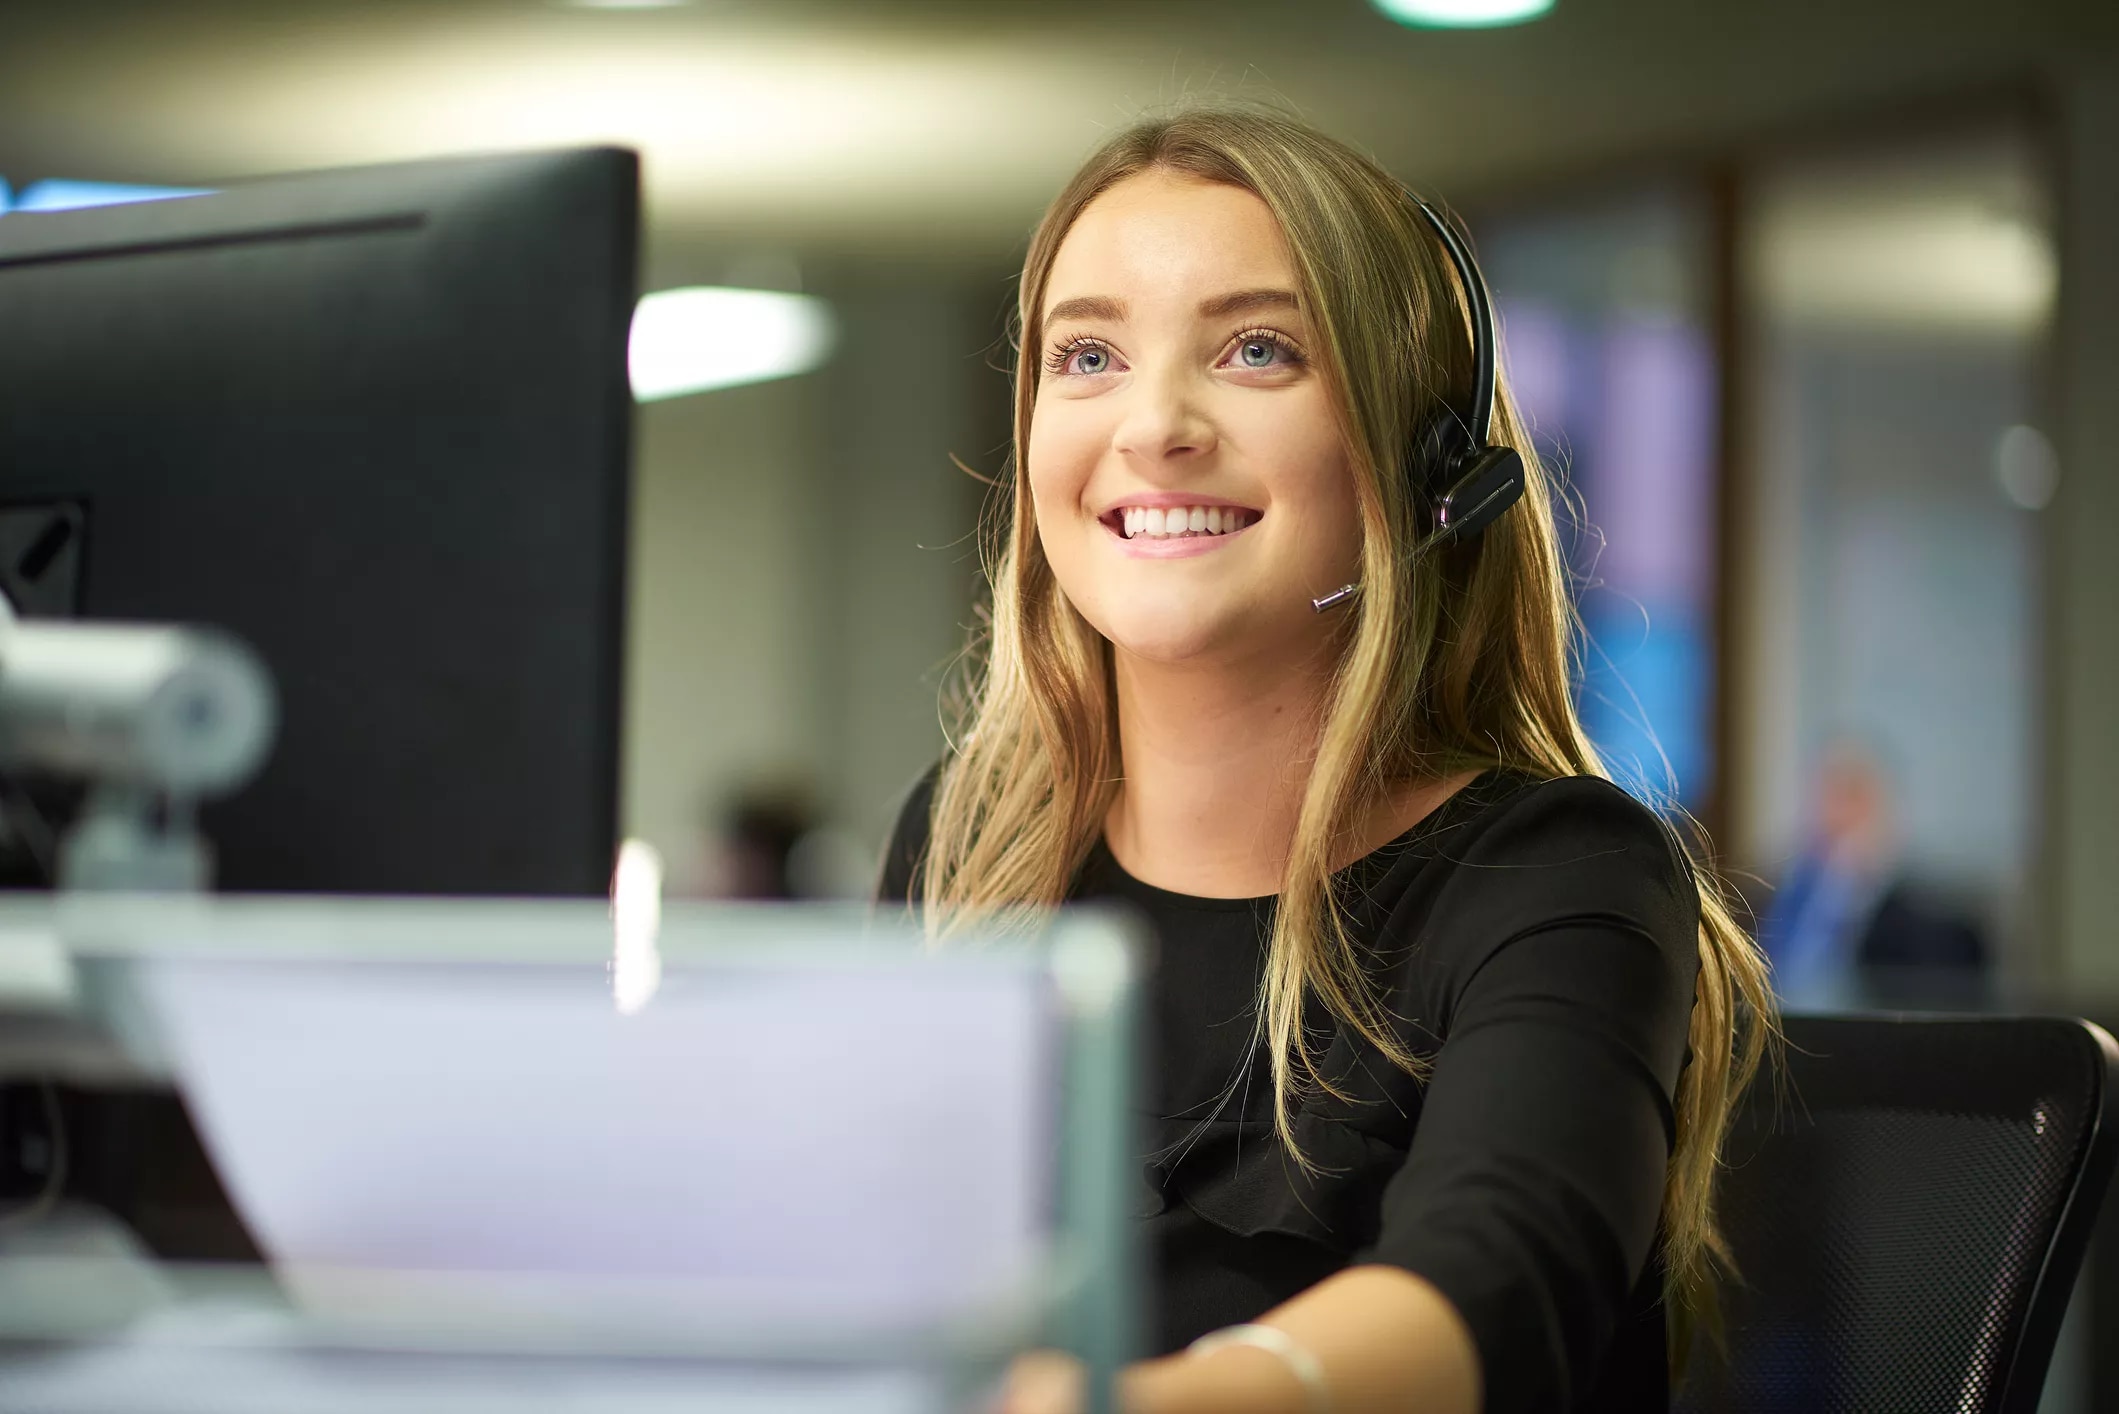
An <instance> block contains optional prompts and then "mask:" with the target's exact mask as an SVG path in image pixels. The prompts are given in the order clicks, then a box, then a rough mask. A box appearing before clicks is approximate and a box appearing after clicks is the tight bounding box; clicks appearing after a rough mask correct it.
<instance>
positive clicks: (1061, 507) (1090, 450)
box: [1028, 404, 1097, 544]
mask: <svg viewBox="0 0 2119 1414" xmlns="http://www.w3.org/2000/svg"><path fill="white" fill-rule="evenodd" d="M1080 422H1081V419H1079V418H1072V419H1070V418H1069V417H1068V416H1067V415H1066V410H1065V409H1064V408H1061V409H1059V410H1057V411H1053V412H1048V411H1047V409H1046V407H1045V406H1044V405H1043V404H1040V405H1039V406H1038V408H1037V410H1036V411H1035V412H1034V413H1033V414H1032V416H1031V419H1030V446H1029V449H1028V456H1029V462H1030V497H1031V501H1032V504H1033V508H1034V510H1035V512H1036V519H1037V526H1038V532H1039V534H1040V535H1042V536H1044V537H1045V539H1046V541H1047V543H1048V544H1050V543H1051V541H1052V539H1053V537H1054V536H1055V535H1057V534H1062V533H1064V532H1065V531H1066V530H1067V529H1068V528H1070V527H1075V526H1076V525H1077V523H1078V522H1079V521H1080V519H1081V515H1082V496H1083V493H1084V492H1085V491H1086V490H1087V489H1088V485H1089V476H1090V473H1091V472H1092V471H1094V470H1095V468H1096V446H1097V443H1096V441H1095V439H1094V437H1093V436H1091V435H1090V434H1089V431H1088V430H1087V429H1085V428H1083V427H1082V426H1080V425H1079V424H1080Z"/></svg>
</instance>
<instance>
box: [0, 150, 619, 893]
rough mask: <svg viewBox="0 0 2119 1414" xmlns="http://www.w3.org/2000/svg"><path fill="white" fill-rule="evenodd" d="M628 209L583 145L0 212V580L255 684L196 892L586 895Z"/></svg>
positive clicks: (605, 663) (603, 726) (604, 838)
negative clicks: (147, 624)
mask: <svg viewBox="0 0 2119 1414" xmlns="http://www.w3.org/2000/svg"><path fill="white" fill-rule="evenodd" d="M637 193H638V171H637V162H636V159H635V157H634V156H633V154H631V153H629V152H624V151H618V150H612V149H590V150H579V151H566V152H553V153H534V154H516V155H505V156H493V157H477V158H463V159H450V160H442V161H429V162H415V163H407V164H402V165H393V166H382V167H371V168H364V169H356V170H346V171H332V172H322V173H317V174H313V175H306V176H293V177H285V178H277V179H271V180H264V181H255V182H246V183H241V184H236V185H231V186H228V187H227V188H226V189H224V190H221V191H217V192H214V193H211V194H208V195H202V196H191V197H185V198H181V199H174V200H165V201H155V202H147V203H141V204H136V205H126V206H115V207H105V208H100V209H93V210H82V211H68V212H56V213H50V214H29V213H15V214H10V215H7V216H5V217H0V330H4V331H5V334H4V335H0V588H5V589H6V591H7V593H8V595H9V597H10V598H11V599H12V600H14V601H15V603H16V605H17V607H18V609H19V610H20V611H22V612H23V613H24V614H25V615H27V616H32V617H33V616H36V615H40V614H46V615H50V614H57V615H68V614H74V615H79V616H81V617H83V618H89V619H111V620H147V621H158V622H179V623H197V624H211V625H216V626H219V627H221V628H225V629H228V630H232V631H233V632H235V633H236V634H238V635H240V636H241V637H242V638H244V639H246V640H248V642H249V643H250V644H251V645H252V646H253V647H254V648H255V649H256V650H257V651H258V653H259V654H260V655H261V656H262V657H263V659H264V660H265V662H266V664H267V665H268V666H269V667H270V669H271V671H272V674H273V676H274V678H275V680H276V682H277V686H278V691H279V699H280V732H279V739H278V742H277V744H276V746H275V747H274V749H273V752H272V755H271V757H270V758H269V760H268V761H267V763H266V765H265V767H264V769H263V771H262V773H261V774H260V775H259V776H258V777H257V779H256V780H254V781H253V782H251V783H250V784H249V785H248V786H247V787H246V788H244V789H243V790H242V791H241V792H240V793H238V794H237V795H235V796H233V797H232V798H230V799H228V800H226V801H223V802H220V803H217V804H213V805H211V806H209V807H208V808H207V809H206V810H205V811H204V814H203V822H204V829H205V833H206V835H207V838H208V840H209V841H210V842H211V844H212V845H213V847H214V849H215V851H216V854H217V856H218V868H217V878H218V883H219V885H220V886H221V887H223V888H226V889H230V890H237V891H282V890H284V891H317V890H323V891H334V892H353V893H409V894H433V893H456V894H548V895H549V894H589V893H597V892H601V891H602V890H603V889H604V888H605V887H606V886H607V881H608V878H609V874H610V868H611V861H612V855H613V850H614V847H615V843H616V834H617V790H618V750H619V744H618V734H619V684H620V677H621V655H622V652H623V644H624V593H625V551H626V521H627V513H628V504H627V503H628V464H629V438H630V432H629V429H630V424H631V409H632V398H631V394H630V391H629V388H628V384H627V376H626V344H627V334H628V329H629V326H630V320H631V315H632V309H633V304H634V300H635V294H636V290H635V262H636V245H637V225H638V195H637Z"/></svg>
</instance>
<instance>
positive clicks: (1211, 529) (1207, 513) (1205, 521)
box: [1119, 506, 1257, 540]
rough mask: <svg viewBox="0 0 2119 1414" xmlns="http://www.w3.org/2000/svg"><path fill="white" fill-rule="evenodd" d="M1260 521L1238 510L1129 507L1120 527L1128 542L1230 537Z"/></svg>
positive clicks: (1212, 507)
mask: <svg viewBox="0 0 2119 1414" xmlns="http://www.w3.org/2000/svg"><path fill="white" fill-rule="evenodd" d="M1255 519H1257V517H1256V516H1255V515H1254V514H1252V513H1251V512H1249V511H1244V510H1239V509H1238V508H1236V507H1235V506H1173V507H1171V508H1170V509H1168V510H1163V509H1162V508H1160V507H1156V506H1127V507H1126V508H1125V509H1124V510H1123V511H1121V512H1120V513H1119V525H1120V528H1121V529H1122V530H1123V531H1124V533H1125V536H1126V538H1127V539H1129V540H1130V539H1132V538H1133V537H1134V536H1136V535H1152V536H1156V537H1158V538H1165V537H1168V536H1172V535H1226V534H1228V533H1229V532H1231V531H1236V530H1242V529H1243V528H1244V527H1245V526H1247V525H1249V524H1250V523H1251V522H1252V521H1253V520H1255Z"/></svg>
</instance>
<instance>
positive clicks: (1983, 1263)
mask: <svg viewBox="0 0 2119 1414" xmlns="http://www.w3.org/2000/svg"><path fill="white" fill-rule="evenodd" d="M1787 1036H1788V1055H1787V1070H1786V1083H1785V1084H1784V1085H1781V1086H1779V1087H1775V1086H1774V1085H1773V1084H1772V1083H1771V1081H1770V1080H1767V1079H1762V1081H1761V1083H1760V1084H1759V1085H1758V1086H1756V1087H1754V1090H1753V1092H1752V1095H1751V1097H1750V1099H1749V1100H1748V1101H1747V1104H1746V1106H1745V1109H1744V1111H1743V1113H1742V1114H1741V1115H1740V1116H1739V1118H1738V1121H1737V1126H1736V1130H1735V1132H1734V1134H1733V1135H1732V1137H1731V1142H1730V1146H1729V1157H1730V1162H1731V1167H1730V1170H1729V1172H1728V1173H1727V1174H1726V1176H1725V1183H1724V1186H1723V1189H1722V1197H1721V1200H1720V1208H1721V1220H1722V1227H1723V1230H1724V1233H1725V1235H1726V1236H1727V1237H1728V1239H1729V1242H1730V1245H1731V1248H1732V1249H1733V1251H1734V1254H1735V1257H1736V1261H1737V1265H1738V1268H1739V1280H1738V1281H1736V1282H1734V1283H1731V1284H1730V1286H1729V1287H1728V1288H1727V1290H1726V1291H1725V1294H1724V1297H1723V1316H1724V1330H1725V1332H1726V1350H1725V1352H1724V1353H1723V1354H1722V1355H1721V1356H1719V1357H1717V1355H1716V1354H1715V1353H1714V1351H1713V1350H1712V1349H1711V1348H1709V1347H1708V1346H1707V1343H1706V1342H1704V1341H1703V1342H1702V1343H1701V1349H1700V1350H1699V1352H1698V1353H1697V1355H1696V1356H1695V1358H1694V1361H1693V1365H1694V1368H1693V1370H1692V1371H1691V1373H1690V1375H1689V1377H1688V1379H1687V1380H1686V1385H1685V1390H1684V1393H1683V1395H1682V1397H1681V1399H1680V1402H1679V1407H1680V1408H1683V1409H1693V1410H1700V1411H1718V1412H1720V1411H1726V1414H1769V1411H1770V1414H1782V1411H1787V1414H1796V1411H1801V1414H1838V1411H1848V1412H1849V1414H1853V1411H1862V1414H1868V1411H1875V1410H1892V1411H1900V1414H1922V1411H1929V1410H1932V1411H1936V1414H1944V1412H1945V1411H1947V1414H2030V1411H2032V1410H2033V1409H2034V1408H2035V1407H2036V1405H2037V1402H2038V1395H2039V1391H2040V1390H2041V1388H2042V1387H2043V1384H2044V1380H2045V1369H2046V1364H2047V1362H2048V1361H2049V1360H2050V1359H2051V1356H2052V1351H2053V1341H2054V1337H2055V1336H2056V1334H2057V1333H2058V1330H2059V1324H2060V1317H2061V1315H2062V1314H2063V1313H2064V1311H2065V1310H2066V1306H2067V1299H2068V1294H2069V1292H2070V1290H2071V1288H2072V1286H2073V1284H2074V1279H2075V1274H2076V1272H2077V1271H2078V1270H2079V1268H2080V1267H2081V1264H2082V1257H2083V1253H2084V1250H2085V1248H2086V1247H2087V1245H2088V1241H2089V1233H2090V1228H2091V1226H2092V1224H2093V1223H2094V1220H2095V1216H2096V1209H2097V1205H2098V1203H2099V1201H2100V1200H2101V1199H2102V1197H2103V1194H2104V1190H2105V1188H2106V1186H2107V1185H2108V1183H2109V1181H2110V1177H2111V1172H2112V1160H2113V1155H2114V1152H2115V1146H2119V1123H2114V1122H2112V1121H2113V1120H2114V1119H2115V1118H2119V1109H2115V1108H2114V1103H2115V1102H2114V1091H2115V1088H2119V1087H2115V1086H2114V1084H2113V1079H2114V1077H2115V1076H2119V1069H2115V1064H2119V1047H2115V1046H2114V1043H2113V1041H2112V1038H2111V1037H2110V1036H2109V1035H2107V1034H2106V1033H2105V1032H2104V1031H2102V1030H2101V1029H2099V1028H2098V1027H2096V1026H2093V1025H2091V1024H2089V1023H2088V1022H2083V1021H2070V1020H2059V1019H2045V1018H1988V1019H1956V1018H1853V1017H1833V1018H1827V1017H1789V1018H1788V1019H1787Z"/></svg>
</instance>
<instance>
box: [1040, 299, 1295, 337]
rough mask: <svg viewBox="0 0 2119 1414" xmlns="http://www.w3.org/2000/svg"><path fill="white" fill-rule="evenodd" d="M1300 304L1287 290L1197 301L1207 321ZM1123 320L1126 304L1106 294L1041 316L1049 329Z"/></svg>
mask: <svg viewBox="0 0 2119 1414" xmlns="http://www.w3.org/2000/svg"><path fill="white" fill-rule="evenodd" d="M1299 308H1301V305H1300V302H1299V301H1297V300H1296V298H1295V296H1294V294H1293V292H1291V291H1288V290H1237V291H1234V292H1233V293H1230V294H1226V295H1216V296H1214V297H1213V298H1212V299H1206V300H1201V301H1200V302H1199V312H1200V314H1201V315H1202V316H1203V317H1205V318H1208V319H1225V318H1227V317H1228V316H1229V315H1232V314H1253V313H1256V312H1257V311H1259V310H1266V309H1299ZM1125 317H1126V302H1125V301H1124V300H1119V299H1113V298H1111V297H1110V296H1109V295H1077V296H1075V297H1074V298H1073V299H1063V300H1061V301H1060V302H1059V303H1058V304H1056V305H1054V306H1052V308H1051V309H1049V310H1047V311H1046V313H1045V323H1044V327H1045V328H1047V329H1050V328H1051V327H1052V326H1053V325H1055V324H1057V323H1059V322H1060V321H1061V320H1063V319H1105V320H1109V321H1111V322H1112V323H1122V322H1123V321H1124V320H1125Z"/></svg>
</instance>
